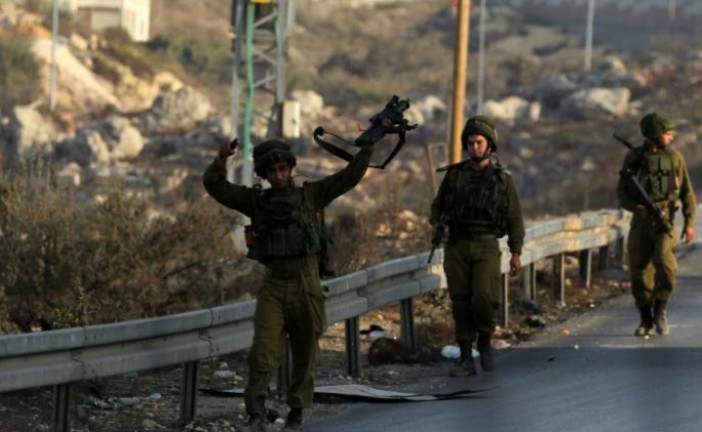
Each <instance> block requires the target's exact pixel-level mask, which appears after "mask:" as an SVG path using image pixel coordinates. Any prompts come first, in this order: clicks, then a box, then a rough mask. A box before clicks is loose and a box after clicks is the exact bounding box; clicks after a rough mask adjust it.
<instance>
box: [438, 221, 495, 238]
mask: <svg viewBox="0 0 702 432" xmlns="http://www.w3.org/2000/svg"><path fill="white" fill-rule="evenodd" d="M449 237H450V238H453V239H456V240H463V239H475V240H490V239H497V237H498V234H497V229H496V228H492V227H490V226H488V225H487V224H486V225H485V226H475V225H452V226H449Z"/></svg>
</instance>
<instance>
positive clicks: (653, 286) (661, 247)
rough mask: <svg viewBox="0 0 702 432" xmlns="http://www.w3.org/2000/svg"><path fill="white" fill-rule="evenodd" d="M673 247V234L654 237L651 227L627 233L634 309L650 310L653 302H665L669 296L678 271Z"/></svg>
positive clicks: (633, 227) (636, 226)
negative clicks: (634, 301)
mask: <svg viewBox="0 0 702 432" xmlns="http://www.w3.org/2000/svg"><path fill="white" fill-rule="evenodd" d="M673 232H675V227H673ZM675 245H676V239H675V237H674V236H673V235H672V234H666V235H662V236H660V235H659V236H656V235H655V233H654V232H653V230H652V229H651V227H650V226H646V225H635V226H632V228H631V230H630V232H629V250H628V252H629V271H630V274H631V291H632V294H633V295H634V299H635V300H636V306H637V307H639V308H642V307H652V305H653V302H654V300H663V301H667V300H669V299H670V297H671V296H672V294H673V291H674V289H675V273H676V271H677V260H676V258H675ZM654 270H655V272H654ZM654 274H655V277H654ZM654 279H655V283H654Z"/></svg>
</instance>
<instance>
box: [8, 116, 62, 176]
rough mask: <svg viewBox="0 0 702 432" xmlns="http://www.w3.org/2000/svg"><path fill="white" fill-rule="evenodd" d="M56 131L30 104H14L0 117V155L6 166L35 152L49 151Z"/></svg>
mask: <svg viewBox="0 0 702 432" xmlns="http://www.w3.org/2000/svg"><path fill="white" fill-rule="evenodd" d="M56 137H57V132H56V130H55V129H54V127H53V126H52V125H51V123H49V122H47V121H46V120H45V119H44V118H43V117H42V115H41V114H40V113H39V111H37V110H36V109H34V108H33V107H31V106H16V107H14V108H13V109H12V112H11V113H10V115H9V116H7V117H3V118H2V119H0V156H1V158H2V161H3V163H4V164H5V165H6V166H12V165H13V164H14V163H15V162H16V161H17V160H18V159H25V158H27V157H30V156H31V155H32V154H35V153H48V152H50V147H51V144H52V143H53V142H54V140H56Z"/></svg>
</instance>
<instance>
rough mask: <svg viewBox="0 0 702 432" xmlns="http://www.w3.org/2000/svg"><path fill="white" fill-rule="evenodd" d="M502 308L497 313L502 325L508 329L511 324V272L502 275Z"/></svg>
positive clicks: (499, 322)
mask: <svg viewBox="0 0 702 432" xmlns="http://www.w3.org/2000/svg"><path fill="white" fill-rule="evenodd" d="M500 279H501V280H502V281H501V283H500V309H499V311H498V313H497V321H498V324H499V325H500V327H502V328H503V329H506V328H507V326H508V325H509V273H503V274H502V275H501V277H500Z"/></svg>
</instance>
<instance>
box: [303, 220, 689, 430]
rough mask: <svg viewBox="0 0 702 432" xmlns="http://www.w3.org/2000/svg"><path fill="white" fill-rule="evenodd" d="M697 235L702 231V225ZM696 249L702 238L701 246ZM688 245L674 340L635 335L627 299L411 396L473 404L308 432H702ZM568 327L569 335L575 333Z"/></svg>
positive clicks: (357, 410) (407, 408) (369, 409)
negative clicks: (453, 395) (461, 393)
mask: <svg viewBox="0 0 702 432" xmlns="http://www.w3.org/2000/svg"><path fill="white" fill-rule="evenodd" d="M697 233H698V236H700V235H702V229H701V228H700V227H699V226H698V228H697ZM697 242H699V239H698V240H697ZM697 242H696V243H693V244H692V245H690V246H686V247H681V248H680V251H679V252H681V253H680V254H679V255H680V257H681V258H680V261H679V273H678V289H677V291H676V293H675V295H674V297H673V299H672V300H671V302H670V305H669V310H668V317H669V322H670V324H671V333H670V335H668V336H658V335H653V336H651V337H649V338H646V339H644V338H639V337H635V336H634V335H633V332H634V329H635V327H636V325H637V324H638V313H637V310H636V309H635V307H634V303H633V299H632V298H630V296H624V297H621V298H618V299H616V300H614V301H612V302H611V303H608V304H606V305H604V306H602V307H598V308H596V309H593V310H592V311H590V312H588V313H586V314H584V315H582V316H579V317H577V318H575V319H573V320H570V321H568V322H567V323H563V324H561V325H558V326H554V328H552V329H550V330H549V331H548V332H547V333H545V334H544V335H542V337H539V338H538V340H537V341H535V342H531V343H525V344H520V345H518V346H516V347H514V348H510V349H508V350H503V351H499V352H498V356H497V360H496V366H497V367H496V370H495V371H494V372H491V373H484V372H482V371H480V369H479V373H478V375H477V376H474V377H468V378H448V377H433V378H427V379H425V380H422V381H421V382H417V383H416V384H415V385H413V386H411V387H410V388H408V389H407V391H414V392H423V393H432V394H433V393H449V392H452V391H457V390H467V389H471V390H480V392H479V393H476V396H475V397H470V398H463V399H453V400H443V401H432V402H404V403H392V404H388V403H385V404H366V403H363V404H358V406H356V407H354V408H352V409H351V410H349V411H348V412H347V413H345V414H344V415H342V416H340V417H335V418H333V419H328V420H324V421H319V422H310V423H309V424H307V425H306V426H305V430H306V431H308V432H321V431H334V432H351V431H354V432H355V431H384V432H394V431H402V432H415V431H416V432H422V431H427V432H429V431H432V432H434V431H442V432H451V431H461V432H466V431H481V432H516V431H519V432H532V431H538V432H563V431H567V432H592V431H597V432H600V431H617V432H669V431H671V432H673V431H674V432H693V431H694V432H699V431H702V373H700V365H701V364H702V291H700V288H702V271H700V269H702V244H700V243H697ZM564 329H567V330H568V333H569V334H564V333H566V332H565V331H564Z"/></svg>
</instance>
